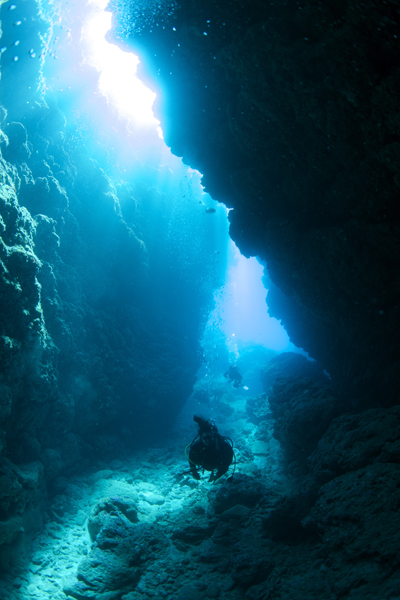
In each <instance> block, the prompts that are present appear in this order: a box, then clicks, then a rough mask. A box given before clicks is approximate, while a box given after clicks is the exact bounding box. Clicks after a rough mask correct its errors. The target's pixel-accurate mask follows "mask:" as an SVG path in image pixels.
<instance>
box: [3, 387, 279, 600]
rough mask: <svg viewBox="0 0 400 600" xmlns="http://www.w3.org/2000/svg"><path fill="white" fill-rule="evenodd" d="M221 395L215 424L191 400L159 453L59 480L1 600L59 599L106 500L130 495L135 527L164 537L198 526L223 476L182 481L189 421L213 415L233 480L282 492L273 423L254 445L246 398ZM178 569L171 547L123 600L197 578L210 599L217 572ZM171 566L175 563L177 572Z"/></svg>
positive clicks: (165, 591) (160, 593) (164, 593)
mask: <svg viewBox="0 0 400 600" xmlns="http://www.w3.org/2000/svg"><path fill="white" fill-rule="evenodd" d="M226 389H227V391H228V388H226ZM228 395H229V396H230V398H229V405H230V406H231V407H232V408H233V409H234V410H233V412H232V414H231V415H230V416H229V418H222V417H221V416H219V417H218V411H213V410H212V409H211V407H210V406H204V405H203V404H201V403H199V402H198V401H196V400H195V399H194V398H193V396H192V397H191V399H190V400H189V401H188V402H187V403H186V405H185V407H184V409H183V411H182V412H181V414H180V416H179V418H178V419H177V422H176V427H175V431H174V432H173V433H172V434H171V436H170V438H169V439H168V440H167V441H164V442H163V444H162V445H161V444H160V446H159V447H152V448H148V449H146V450H140V451H137V452H134V453H133V454H132V455H131V456H129V458H126V459H124V460H123V461H122V460H119V459H117V458H114V459H113V460H111V461H110V462H109V463H105V462H101V461H98V463H97V464H95V465H93V469H91V470H90V471H88V472H86V473H82V474H79V475H76V476H72V477H70V478H68V480H67V479H65V480H64V481H63V480H61V482H59V485H60V484H61V486H60V487H64V489H63V490H62V491H60V493H59V494H57V495H56V496H54V497H53V498H52V501H51V504H50V506H49V508H48V511H47V513H46V515H45V527H44V530H43V531H42V532H41V533H40V534H39V535H38V536H37V538H36V539H35V540H34V542H33V545H32V546H31V547H30V548H26V549H25V550H24V548H21V561H20V563H19V564H18V565H16V566H15V568H14V569H13V570H12V571H11V572H9V573H7V574H3V581H2V582H1V584H0V586H1V587H0V590H1V596H0V598H1V600H28V599H30V600H33V599H34V600H39V599H40V600H66V598H67V596H66V595H65V593H64V591H63V589H64V588H65V587H66V586H68V584H69V583H70V582H72V581H74V580H75V576H76V571H77V567H78V564H79V562H80V561H81V560H82V559H83V558H84V557H85V556H86V555H87V554H88V553H89V552H90V547H91V539H90V536H89V533H88V529H87V523H88V517H89V515H90V513H91V511H92V510H93V509H94V507H95V506H96V505H97V504H98V502H99V501H101V500H103V499H105V498H110V497H114V496H123V497H125V498H127V497H129V496H130V495H134V497H135V502H136V504H135V505H136V509H137V512H138V521H139V523H140V522H148V523H158V524H159V525H161V526H162V527H163V528H165V532H166V533H167V534H168V533H170V532H172V531H174V530H176V529H179V528H180V527H182V526H185V525H187V524H188V523H190V524H192V525H193V524H199V525H201V524H203V523H204V519H205V516H206V515H207V511H208V508H209V492H210V490H211V489H212V488H213V487H216V486H219V485H222V484H223V483H225V482H224V479H225V477H223V478H221V480H220V481H219V482H216V483H215V484H210V483H208V475H207V473H204V475H202V477H201V480H200V481H199V482H197V481H195V480H194V479H193V478H192V477H191V476H190V475H183V476H182V473H184V471H187V468H188V464H187V461H186V458H185V455H184V450H185V447H186V445H187V444H188V443H189V442H190V441H191V440H192V439H193V437H194V436H195V435H196V431H197V430H196V425H195V423H194V422H193V414H196V413H197V414H202V415H204V416H206V417H209V416H213V414H215V413H216V414H215V416H216V417H218V421H217V425H218V428H219V432H220V433H221V434H222V435H226V436H229V437H230V438H232V440H233V441H234V444H235V453H236V459H237V466H236V474H238V473H242V474H246V475H249V476H252V477H255V478H256V479H258V480H261V481H262V482H263V484H264V485H266V486H267V488H268V489H269V490H270V491H271V492H272V493H273V494H274V495H278V496H280V495H281V494H284V493H286V492H287V491H288V487H289V483H288V481H287V478H286V476H285V475H284V473H283V470H282V454H281V450H280V446H279V443H278V442H277V441H276V440H275V439H274V437H273V420H272V419H271V420H269V421H268V423H269V426H268V431H267V439H265V438H266V436H265V431H264V435H263V438H264V439H263V441H260V440H258V439H257V427H256V425H254V424H253V423H252V422H251V421H250V419H249V415H248V414H247V412H246V399H247V398H249V397H250V393H249V392H246V391H244V390H234V388H233V387H232V386H229V391H228ZM231 473H232V470H230V471H229V472H228V474H227V475H228V476H229V475H230V474H231ZM259 518H260V520H261V518H262V515H259ZM184 562H187V563H188V564H187V565H186V567H185V568H183V569H182V552H180V551H179V550H178V549H176V547H174V546H173V545H171V548H170V549H169V550H168V551H167V552H166V553H165V555H162V556H161V557H160V558H159V559H158V560H157V561H155V562H153V563H152V564H151V565H150V566H149V567H148V568H147V569H146V571H145V573H144V575H143V576H142V578H141V580H140V582H139V584H138V586H137V587H136V588H135V590H134V591H132V592H131V593H128V594H125V595H123V596H122V599H123V600H131V599H132V600H133V599H136V598H142V597H143V599H144V598H151V597H155V596H157V597H159V598H168V597H171V598H172V597H176V592H177V589H179V588H180V587H182V586H184V585H186V584H190V583H191V582H193V581H196V580H198V579H199V578H201V577H202V575H203V576H204V578H206V580H207V589H208V590H209V594H208V597H210V594H211V597H212V595H213V594H212V591H210V590H212V586H213V585H214V584H215V586H216V589H218V580H219V579H220V576H219V575H218V573H215V574H214V575H213V574H212V573H210V572H209V570H206V569H207V568H208V566H207V565H205V566H203V567H202V565H197V566H196V567H194V565H192V564H190V563H189V560H187V561H184ZM175 563H177V564H178V563H179V569H178V570H177V569H176V568H175V566H176V565H175ZM174 565H175V566H174ZM202 568H203V569H204V572H203V573H202V572H201V569H202ZM199 569H200V570H199ZM177 578H179V581H178V580H177ZM213 578H215V582H214V581H213ZM210 586H211V587H210ZM68 597H70V596H68Z"/></svg>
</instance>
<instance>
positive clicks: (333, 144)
mask: <svg viewBox="0 0 400 600" xmlns="http://www.w3.org/2000/svg"><path fill="white" fill-rule="evenodd" d="M111 5H112V6H113V7H114V8H115V11H116V19H115V30H114V38H116V39H118V40H119V41H120V43H121V44H123V45H128V46H130V47H131V48H133V49H135V50H136V51H137V52H138V53H139V55H140V56H141V57H142V59H143V64H144V65H145V67H143V64H142V67H143V69H146V74H145V77H146V78H147V79H148V80H149V82H150V84H151V81H153V86H154V87H155V88H156V89H161V90H162V93H161V94H159V98H160V100H159V105H158V111H159V115H160V118H161V120H162V125H163V130H164V133H165V139H166V142H167V144H168V145H169V146H171V148H172V151H173V152H174V153H176V154H177V155H179V156H183V157H184V160H185V161H186V162H187V163H188V164H190V165H191V166H192V167H195V168H197V169H198V170H199V171H200V172H201V173H203V174H204V183H205V186H206V189H207V190H208V191H209V192H210V193H211V195H212V196H213V197H214V198H216V199H218V200H220V201H223V202H225V203H226V204H227V205H228V206H230V207H233V208H234V210H233V211H231V212H230V220H231V236H232V238H233V239H234V240H235V242H236V243H237V245H238V246H239V248H240V250H241V251H242V253H244V254H246V255H258V256H260V257H261V258H262V259H263V260H264V261H266V263H267V265H268V271H269V274H270V277H271V279H272V281H273V283H274V284H275V286H271V289H270V293H269V296H268V304H269V307H270V313H271V314H272V315H273V316H276V317H278V318H281V319H282V320H283V322H284V324H285V326H286V328H287V330H288V332H289V335H290V337H291V339H292V340H293V342H295V343H296V344H297V345H298V346H300V347H303V348H305V349H306V350H307V351H308V352H309V353H310V354H311V355H312V356H313V357H314V358H316V359H317V360H318V361H319V362H320V363H321V364H322V365H323V367H324V368H326V369H327V371H328V372H329V373H330V374H331V376H332V377H333V378H334V380H335V381H336V382H337V383H342V384H343V385H345V386H346V387H347V388H351V392H350V393H351V394H354V393H355V394H356V395H358V397H360V398H362V399H363V402H365V403H366V404H368V403H370V402H374V401H376V399H377V397H378V396H377V395H378V393H379V394H380V395H379V400H380V402H382V403H384V404H386V405H390V404H393V402H395V401H396V399H397V398H398V392H399V383H398V378H397V376H396V373H397V372H398V370H399V353H398V334H397V332H398V331H399V309H398V295H399V269H398V267H397V265H398V262H399V211H398V206H397V204H398V203H397V200H396V199H397V198H398V195H399V186H400V182H399V177H398V166H399V160H400V158H399V157H400V154H399V148H400V146H399V135H400V130H399V127H400V126H399V119H398V106H397V102H396V98H397V97H398V95H399V91H400V89H399V88H400V77H399V69H400V38H399V36H398V30H399V14H398V11H397V8H396V5H395V4H394V3H390V2H388V3H374V2H372V1H367V2H362V3H357V2H355V1H352V0H350V1H348V2H339V3H337V2H335V3H334V2H329V3H320V2H316V1H312V2H307V3H305V4H304V3H303V4H299V3H298V2H295V1H294V0H289V1H288V2H285V3H281V2H279V3H277V2H267V3H265V2H261V1H258V0H247V1H244V2H236V1H231V0H229V1H228V0H218V1H217V2H215V1H207V0H205V1H204V2H201V3H197V2H191V1H189V0H188V1H185V0H181V1H180V2H175V3H172V4H171V3H168V5H167V4H164V3H149V4H148V5H147V3H145V4H144V5H141V3H131V2H130V1H128V0H113V2H111ZM146 7H148V8H146Z"/></svg>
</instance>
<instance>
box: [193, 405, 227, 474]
mask: <svg viewBox="0 0 400 600" xmlns="http://www.w3.org/2000/svg"><path fill="white" fill-rule="evenodd" d="M193 421H195V422H196V423H197V425H198V426H199V432H198V434H197V436H196V437H195V438H194V440H193V442H191V443H190V444H189V446H190V450H189V456H187V454H186V450H187V448H188V446H187V447H186V449H185V454H186V456H187V458H188V460H189V466H190V472H191V474H192V475H193V477H194V478H195V479H200V474H199V472H198V470H197V467H201V468H202V469H203V471H211V475H210V478H209V480H208V481H217V479H219V478H220V477H221V476H222V475H224V474H225V473H226V472H227V470H228V469H229V467H230V465H231V463H232V459H233V457H234V452H233V442H232V440H230V438H227V437H224V436H222V435H220V434H219V433H218V429H217V427H216V426H215V423H214V422H213V421H210V420H209V419H204V418H203V417H199V416H197V415H194V417H193ZM235 465H236V463H235ZM215 471H216V472H215ZM230 480H231V477H229V478H228V481H230Z"/></svg>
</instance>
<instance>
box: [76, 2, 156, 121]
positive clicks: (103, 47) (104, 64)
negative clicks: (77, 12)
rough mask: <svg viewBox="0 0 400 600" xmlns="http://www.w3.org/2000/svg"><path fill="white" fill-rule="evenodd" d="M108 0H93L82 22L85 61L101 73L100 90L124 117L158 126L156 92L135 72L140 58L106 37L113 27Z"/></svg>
mask: <svg viewBox="0 0 400 600" xmlns="http://www.w3.org/2000/svg"><path fill="white" fill-rule="evenodd" d="M107 4H108V0H90V1H89V5H88V6H89V8H90V12H89V14H88V19H87V21H86V23H85V24H84V26H83V32H82V33H83V42H84V43H85V45H86V47H87V55H86V61H87V62H88V64H90V65H91V66H93V67H95V68H96V69H97V70H98V71H99V73H100V79H99V91H100V92H101V93H102V94H104V96H106V98H107V99H108V101H109V102H110V103H111V104H112V105H113V106H115V108H116V109H117V111H118V113H119V114H120V116H121V117H124V118H126V119H127V120H128V121H130V122H133V124H134V125H135V126H136V127H138V126H141V127H151V128H157V127H158V126H159V121H158V120H157V119H156V118H155V117H154V115H153V111H152V105H153V102H154V100H155V97H156V95H155V93H154V92H152V91H151V90H149V89H148V88H147V87H146V86H145V85H144V84H143V83H142V82H141V81H140V80H139V79H138V78H137V76H136V70H137V66H138V64H139V59H138V57H137V56H135V55H134V54H132V53H130V52H124V51H123V50H121V49H120V48H118V46H115V45H114V44H110V43H109V42H107V40H106V39H105V36H106V33H107V31H109V29H111V18H112V15H111V12H107V11H106V10H105V8H106V6H107Z"/></svg>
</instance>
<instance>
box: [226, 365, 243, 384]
mask: <svg viewBox="0 0 400 600" xmlns="http://www.w3.org/2000/svg"><path fill="white" fill-rule="evenodd" d="M224 377H226V378H227V379H229V381H233V387H235V388H240V387H243V384H242V379H243V375H242V374H241V373H240V371H239V369H238V368H237V366H236V365H230V367H229V369H228V370H227V372H226V373H224Z"/></svg>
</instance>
